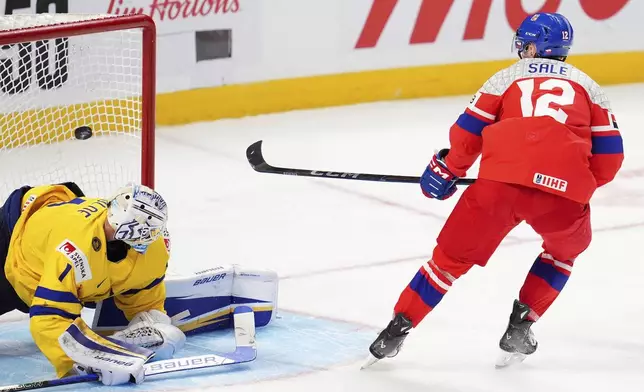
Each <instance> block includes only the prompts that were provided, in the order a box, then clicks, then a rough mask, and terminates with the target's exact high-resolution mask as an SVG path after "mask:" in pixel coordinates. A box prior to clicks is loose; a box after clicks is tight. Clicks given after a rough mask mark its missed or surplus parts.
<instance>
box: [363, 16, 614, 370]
mask: <svg viewBox="0 0 644 392" xmlns="http://www.w3.org/2000/svg"><path fill="white" fill-rule="evenodd" d="M572 43H573V29H572V26H571V25H570V22H569V21H568V20H567V19H566V18H565V17H564V16H563V15H560V14H550V13H539V14H535V15H531V16H529V17H528V18H526V20H524V21H523V23H522V24H521V26H520V27H519V28H518V30H517V31H516V35H515V39H514V44H515V48H516V50H517V51H518V54H519V58H520V60H519V61H518V62H516V63H515V64H514V65H511V66H510V67H508V68H506V69H503V70H501V71H500V72H497V73H496V74H495V75H494V76H492V77H491V78H490V79H489V80H488V81H487V82H486V83H485V84H484V85H483V87H482V88H481V89H480V90H479V91H478V92H477V93H476V95H474V98H473V99H472V101H471V102H470V105H469V106H468V107H467V109H465V112H464V113H463V114H461V116H460V117H459V118H458V120H457V121H456V123H455V124H454V125H453V126H452V127H451V129H450V148H449V149H443V150H441V151H440V152H438V153H437V154H436V155H435V156H434V157H433V158H432V160H431V162H430V164H429V166H428V167H427V169H426V170H425V173H424V174H423V176H422V179H421V187H422V190H423V193H424V194H425V195H426V196H427V197H430V198H435V199H438V200H444V199H447V198H448V197H450V196H452V195H453V194H454V192H455V191H456V186H455V181H456V180H457V179H458V178H459V177H463V176H465V173H466V171H467V170H468V169H469V168H470V167H471V166H472V164H473V163H474V162H475V161H476V159H477V158H478V157H479V155H480V156H481V163H480V170H479V176H478V180H477V181H476V183H474V184H473V185H471V186H470V187H468V188H467V189H466V190H465V192H464V193H463V195H462V197H461V198H460V200H459V201H458V203H457V204H456V207H455V208H454V210H453V211H452V213H451V214H450V216H449V218H448V219H447V221H446V223H445V225H444V227H443V229H442V230H441V232H440V234H439V236H438V239H437V246H436V247H435V248H434V252H433V255H432V259H431V260H429V261H428V262H427V263H426V264H424V265H423V266H422V267H421V268H420V270H419V271H418V272H417V273H416V275H415V276H414V278H413V279H412V281H411V282H410V283H409V285H408V286H407V287H406V288H405V289H404V290H403V292H402V294H401V295H400V298H399V299H398V302H397V303H396V306H395V308H394V318H393V319H392V320H391V322H390V323H389V325H388V326H387V328H386V329H384V330H383V331H382V332H381V333H380V335H379V336H378V338H377V339H376V340H375V341H374V342H373V344H372V345H371V346H370V347H369V351H370V352H371V354H372V356H371V357H370V358H369V360H368V362H367V365H370V364H371V363H373V362H375V361H377V360H379V359H382V358H385V357H393V356H395V355H396V354H397V353H398V351H399V350H400V347H401V345H402V342H403V340H404V339H405V337H406V336H407V334H408V332H409V331H410V330H411V329H412V328H414V327H416V326H417V325H418V324H419V323H420V322H421V321H422V320H423V318H424V317H425V316H426V315H427V314H428V313H429V312H430V311H431V310H432V309H433V308H434V307H436V306H437V305H438V303H439V302H440V301H441V299H442V298H443V296H444V295H445V294H446V293H447V291H448V290H449V289H450V287H451V286H452V284H453V282H454V281H455V280H456V279H458V278H459V277H460V276H462V275H463V274H465V273H466V272H467V271H468V270H469V269H470V268H472V266H474V265H479V266H485V265H486V263H487V262H488V260H489V258H490V257H491V256H492V254H493V253H494V251H495V250H496V248H497V247H498V246H499V244H500V243H501V241H502V240H503V238H505V236H506V235H507V234H508V233H509V232H510V230H512V229H513V228H514V227H516V226H517V225H518V224H519V223H521V222H524V221H525V222H526V223H528V224H529V225H530V226H531V227H532V228H533V229H534V230H535V231H536V232H537V233H538V234H539V235H540V236H541V237H542V238H543V252H542V253H541V254H539V255H538V256H537V259H536V260H535V262H534V264H533V266H532V268H531V270H530V272H529V274H528V276H527V278H526V280H525V283H524V284H523V287H522V288H521V291H520V293H519V299H518V300H515V301H514V306H513V310H512V313H511V315H510V320H509V323H508V327H507V330H506V331H505V333H504V334H503V337H502V338H501V341H500V347H501V356H500V357H499V359H498V361H497V366H499V367H503V366H507V365H509V364H513V363H516V362H519V361H522V360H523V359H525V357H526V355H529V354H532V353H534V352H535V350H536V349H537V342H536V340H535V339H534V335H533V333H532V331H531V326H532V324H533V323H534V322H536V321H537V320H538V319H539V317H541V316H542V315H543V314H544V313H545V312H546V310H547V309H548V307H550V305H552V303H553V302H554V301H555V299H556V298H557V296H558V295H559V293H560V292H561V290H562V289H563V287H564V286H565V284H566V281H567V280H568V277H569V276H570V273H571V271H572V268H573V265H574V262H575V259H576V258H577V256H579V255H580V254H581V253H582V252H583V251H584V250H585V249H586V248H587V247H588V245H589V244H590V241H591V227H590V207H589V205H588V203H589V200H590V198H591V196H592V195H593V192H595V189H596V188H597V187H599V186H602V185H605V184H607V183H608V182H610V181H611V180H612V179H613V178H614V177H615V175H616V174H617V171H618V170H619V168H620V167H621V164H622V160H623V146H622V138H621V136H620V133H619V130H618V127H617V122H616V121H615V116H614V115H613V113H612V112H611V110H610V105H609V102H608V99H607V98H606V96H605V95H604V92H603V91H602V89H601V88H600V87H599V85H598V84H597V83H595V82H594V81H593V80H592V79H591V78H590V77H589V76H588V75H586V74H585V73H583V72H582V71H580V70H579V69H577V68H575V67H573V66H572V65H570V64H567V63H566V62H565V60H566V57H567V56H568V51H569V49H570V47H571V46H572Z"/></svg>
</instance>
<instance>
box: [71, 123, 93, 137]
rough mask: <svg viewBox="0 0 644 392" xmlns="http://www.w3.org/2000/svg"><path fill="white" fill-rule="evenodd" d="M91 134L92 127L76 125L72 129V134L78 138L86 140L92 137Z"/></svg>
mask: <svg viewBox="0 0 644 392" xmlns="http://www.w3.org/2000/svg"><path fill="white" fill-rule="evenodd" d="M92 134H93V133H92V128H90V127H86V126H82V127H78V128H76V129H75V130H74V136H75V137H76V139H78V140H87V139H89V138H90V137H92Z"/></svg>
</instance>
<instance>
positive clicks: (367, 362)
mask: <svg viewBox="0 0 644 392" xmlns="http://www.w3.org/2000/svg"><path fill="white" fill-rule="evenodd" d="M378 361H379V359H378V358H376V357H374V356H373V355H372V354H369V357H367V359H366V360H365V361H364V363H363V364H362V366H360V370H364V369H366V368H368V367H369V366H371V365H373V364H374V363H376V362H378Z"/></svg>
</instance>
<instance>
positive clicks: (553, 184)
mask: <svg viewBox="0 0 644 392" xmlns="http://www.w3.org/2000/svg"><path fill="white" fill-rule="evenodd" d="M532 182H533V183H534V184H535V185H539V186H543V187H546V188H550V189H554V190H556V191H559V192H566V189H568V181H566V180H562V179H561V178H557V177H551V176H546V175H545V174H541V173H535V174H534V178H533V179H532Z"/></svg>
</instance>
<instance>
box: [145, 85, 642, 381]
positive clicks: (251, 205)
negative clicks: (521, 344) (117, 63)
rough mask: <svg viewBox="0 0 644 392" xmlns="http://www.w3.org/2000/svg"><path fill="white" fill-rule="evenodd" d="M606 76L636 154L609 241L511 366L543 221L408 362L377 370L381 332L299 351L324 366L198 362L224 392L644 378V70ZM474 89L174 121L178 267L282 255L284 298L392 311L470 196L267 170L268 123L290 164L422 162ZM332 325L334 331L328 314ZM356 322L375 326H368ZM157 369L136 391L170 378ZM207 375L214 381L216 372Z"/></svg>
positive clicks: (452, 298)
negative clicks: (529, 351)
mask: <svg viewBox="0 0 644 392" xmlns="http://www.w3.org/2000/svg"><path fill="white" fill-rule="evenodd" d="M606 91H607V93H608V95H609V97H610V98H611V101H612V106H613V109H614V111H615V113H616V116H617V119H618V121H619V124H620V128H621V129H622V132H623V135H624V139H625V147H626V157H627V158H626V161H625V163H624V168H623V170H622V172H621V174H620V175H619V176H618V179H617V180H616V181H615V182H614V183H612V184H610V185H608V186H607V187H605V189H601V190H600V191H598V193H597V194H596V196H595V199H594V201H593V203H592V208H593V225H594V228H595V235H594V239H593V243H592V245H591V246H590V248H589V249H588V250H587V251H586V252H585V253H584V254H583V255H582V256H581V257H579V259H578V260H577V263H576V266H575V269H574V272H573V274H572V277H571V278H570V280H569V282H568V284H567V286H566V289H565V290H564V291H563V293H562V294H561V296H560V298H559V299H558V301H557V302H556V303H555V304H554V305H553V306H552V307H551V309H550V310H549V311H548V313H547V314H546V315H545V316H544V317H543V318H542V319H541V320H540V321H539V323H538V324H537V325H536V326H535V328H534V329H535V333H536V336H537V338H538V339H539V342H540V347H539V350H538V351H537V353H536V354H535V355H534V356H532V357H530V358H528V359H527V360H526V361H525V362H524V363H523V364H522V365H520V366H518V367H517V368H515V369H506V370H496V369H495V368H494V360H495V358H496V354H497V343H498V338H499V337H500V335H501V333H502V332H503V331H504V329H505V325H506V322H507V317H508V316H509V313H510V310H511V306H512V300H513V299H514V298H515V296H516V295H517V293H518V289H519V288H520V286H521V284H522V283H523V280H524V278H525V275H526V273H527V272H528V270H529V268H530V266H531V265H532V262H533V260H534V258H535V257H536V256H537V254H538V252H539V250H540V243H539V241H538V239H537V237H536V236H535V235H534V234H533V233H532V232H531V231H530V230H529V229H528V228H527V227H525V226H520V227H518V228H517V229H516V230H514V231H513V232H512V233H511V234H510V236H509V237H508V238H507V240H506V241H504V242H503V244H502V245H501V247H500V248H499V250H498V251H497V252H496V253H495V255H494V256H493V258H492V260H491V261H490V263H489V265H488V266H487V267H486V268H485V269H481V268H475V269H473V270H472V271H471V272H470V273H468V275H466V276H465V277H463V278H462V279H460V280H459V281H458V282H457V283H456V284H455V285H454V287H453V288H452V290H451V291H450V293H449V294H448V295H447V296H446V297H445V299H444V300H443V301H442V303H441V304H440V306H439V307H437V308H436V310H435V311H434V312H433V313H432V314H431V315H429V316H428V318H427V319H426V320H425V321H424V323H423V324H421V325H420V326H419V327H418V328H417V329H416V330H415V331H413V333H412V335H410V337H409V338H408V339H407V341H406V344H405V347H404V349H403V351H402V352H401V354H400V355H399V356H398V357H397V358H396V359H395V360H391V361H383V362H380V363H378V364H376V365H374V366H373V367H372V368H370V369H368V370H366V371H359V370H358V369H359V367H360V364H361V358H362V357H363V356H364V355H365V354H366V349H367V344H368V343H367V344H365V345H364V352H360V349H358V348H357V347H356V346H355V345H353V346H352V347H350V349H351V350H353V351H351V357H354V358H356V360H355V362H352V363H351V364H347V363H346V362H344V361H340V360H338V361H337V362H333V361H331V362H333V363H330V362H329V361H327V362H326V363H319V362H317V361H318V359H319V358H315V356H312V357H307V356H303V355H298V356H293V357H288V356H287V357H285V358H283V360H284V361H285V365H284V366H288V365H287V363H292V362H293V361H297V362H301V364H302V365H303V366H308V368H310V369H312V370H313V371H312V372H310V373H309V374H305V375H299V376H297V377H291V376H288V375H284V376H281V377H276V379H275V380H273V381H268V382H267V381H266V378H262V379H261V380H258V378H257V374H258V373H254V369H253V364H251V365H249V366H248V367H247V368H245V369H244V370H243V371H242V372H239V373H238V374H243V377H238V378H236V379H235V380H234V381H229V382H226V383H225V384H229V385H228V386H227V387H226V388H223V389H222V388H221V386H220V385H222V384H220V383H219V382H218V381H217V380H216V378H210V377H216V375H214V376H208V375H202V374H200V375H197V376H195V377H208V379H209V380H212V383H211V385H212V388H211V389H212V390H213V391H214V390H226V391H234V392H237V391H253V392H257V391H298V392H301V391H303V390H305V391H308V392H318V391H325V392H326V391H360V392H362V391H364V392H378V391H387V392H389V391H392V390H408V391H432V392H461V391H468V392H470V391H473V392H485V391H490V392H505V391H522V392H527V391H569V390H575V391H577V390H579V391H581V390H584V391H602V392H603V391H606V390H615V391H620V392H621V391H638V390H641V385H642V384H643V383H644V372H643V371H642V369H644V334H643V333H642V331H643V326H642V324H641V323H640V321H642V320H644V286H643V285H642V284H641V281H642V277H643V276H644V262H643V259H642V256H641V245H640V243H641V241H642V240H643V238H644V181H643V179H644V148H641V147H640V146H642V145H644V134H643V133H642V132H641V130H640V128H641V127H642V114H641V110H642V109H641V107H642V104H641V102H642V98H641V97H642V96H643V95H644V85H630V86H618V87H610V88H607V89H606ZM468 101H469V97H456V98H446V99H425V100H413V101H397V102H391V103H374V104H364V105H357V106H352V107H342V108H332V109H320V110H311V111H300V112H292V113H286V114H276V115H268V116H258V117H253V118H246V119H238V120H222V121H218V122H214V123H207V124H192V125H186V126H181V127H175V128H172V129H162V130H159V132H158V141H157V148H158V152H157V153H158V155H157V189H158V190H159V191H160V192H162V193H163V195H164V196H165V198H166V199H167V201H168V204H169V208H170V223H169V227H170V230H171V232H172V235H173V256H172V261H171V265H170V268H171V270H173V272H177V273H180V272H182V271H185V272H189V271H193V270H194V269H196V268H207V267H210V266H212V265H214V264H218V263H226V264H227V263H239V264H243V265H247V266H259V267H265V268H270V269H273V270H275V271H277V272H278V273H279V274H280V275H281V276H282V280H281V282H280V297H279V299H280V307H281V308H282V309H284V310H291V311H299V312H306V313H307V314H310V315H314V316H316V317H317V318H318V319H320V320H326V319H335V320H338V319H339V320H343V321H345V322H348V323H355V324H356V325H366V326H371V327H373V330H376V329H378V328H381V327H383V326H384V325H385V324H386V323H387V321H388V319H389V318H390V316H391V312H392V306H393V305H394V303H395V301H396V299H397V298H398V295H399V293H400V291H401V290H402V288H403V287H404V285H406V284H407V282H408V281H409V279H410V278H411V277H412V276H413V275H414V273H415V272H416V270H417V269H418V267H419V266H420V265H421V263H422V262H424V261H426V260H427V258H428V256H429V254H430V253H431V250H432V248H433V246H434V244H435V237H436V235H437V234H438V232H439V230H440V227H441V224H442V222H443V221H444V219H445V217H446V216H447V215H448V214H449V212H450V210H451V209H452V207H453V206H454V204H455V202H456V200H455V199H456V198H453V200H448V201H444V202H439V201H434V200H427V199H425V198H424V197H423V196H422V194H421V192H420V190H419V189H418V186H415V185H409V184H381V183H361V182H350V181H345V182H343V181H339V180H329V179H311V178H302V177H299V178H296V177H288V176H277V175H270V174H259V173H256V172H254V171H253V170H251V168H250V166H249V165H248V164H247V162H246V159H245V154H244V153H245V149H246V147H247V146H248V145H250V144H251V143H253V142H255V141H257V140H260V139H263V140H264V154H265V157H266V159H267V160H268V161H269V162H270V163H271V164H273V165H282V166H291V167H301V168H311V169H327V170H340V171H364V172H382V173H392V174H405V175H420V173H421V172H422V170H423V168H424V166H425V165H426V164H427V161H428V159H429V158H430V157H431V154H432V153H433V151H434V150H435V149H439V148H441V147H444V146H446V144H447V141H448V139H447V129H448V127H449V126H450V125H451V124H452V122H453V121H454V120H455V119H456V118H457V116H458V115H459V114H460V112H461V111H462V110H463V108H464V107H465V105H467V103H468ZM475 174H476V170H472V171H471V173H470V175H471V176H475ZM282 321H284V322H286V321H288V320H282ZM319 328H320V332H319V333H324V332H323V331H324V329H325V328H326V327H325V326H324V324H320V326H319ZM346 334H347V336H348V337H352V336H354V338H355V339H360V340H361V341H364V340H365V338H364V334H355V332H353V331H347V332H346ZM354 334H355V335H354ZM317 335H318V333H316V331H310V333H307V334H304V336H302V337H301V338H308V339H311V341H312V342H314V343H312V345H313V346H314V345H315V342H317V340H316V339H317V338H318V336H317ZM347 336H345V337H343V338H342V339H340V338H338V340H337V341H338V342H343V341H344V342H346V338H347ZM374 336H375V335H374ZM259 338H260V339H261V335H260V336H259ZM259 343H260V348H259V356H260V358H261V355H262V349H261V340H259ZM278 343H279V344H283V345H289V344H291V342H289V341H280V342H278ZM267 344H275V342H270V343H267ZM358 346H359V345H358ZM345 348H346V347H345ZM341 349H342V347H338V350H341ZM347 350H348V349H347ZM344 352H345V353H346V352H347V351H346V350H345V351H344ZM260 358H258V360H259V359H260ZM256 371H257V372H260V371H261V369H256ZM242 380H243V381H242ZM240 382H241V383H240ZM152 385H153V383H150V384H149V385H148V386H146V385H145V384H144V385H143V386H141V387H137V388H136V389H140V390H146V389H148V388H149V389H150V390H154V389H157V387H153V386H152ZM185 386H186V388H187V389H186V390H191V391H192V390H197V389H195V388H191V387H190V386H189V384H185ZM168 389H171V390H176V389H174V388H171V387H170V385H168ZM198 390H200V391H205V390H209V388H207V387H202V386H201V384H200V387H199V388H198Z"/></svg>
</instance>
